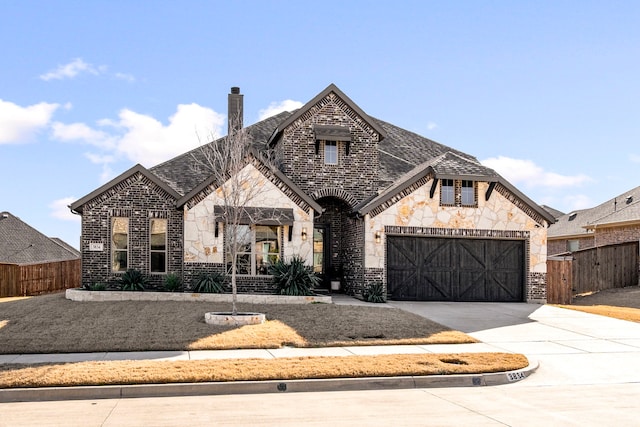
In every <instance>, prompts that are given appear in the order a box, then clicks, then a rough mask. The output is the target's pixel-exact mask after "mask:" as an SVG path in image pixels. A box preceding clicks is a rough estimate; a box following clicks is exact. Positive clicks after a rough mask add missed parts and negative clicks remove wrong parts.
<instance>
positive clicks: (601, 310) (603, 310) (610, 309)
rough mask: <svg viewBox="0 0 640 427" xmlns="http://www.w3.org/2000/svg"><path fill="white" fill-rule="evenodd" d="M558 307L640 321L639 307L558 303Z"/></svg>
mask: <svg viewBox="0 0 640 427" xmlns="http://www.w3.org/2000/svg"><path fill="white" fill-rule="evenodd" d="M557 307H560V308H566V309H569V310H575V311H582V312H584V313H590V314H599V315H600V316H607V317H613V318H615V319H620V320H627V321H629V322H638V323H640V309H637V308H631V307H614V306H611V305H557Z"/></svg>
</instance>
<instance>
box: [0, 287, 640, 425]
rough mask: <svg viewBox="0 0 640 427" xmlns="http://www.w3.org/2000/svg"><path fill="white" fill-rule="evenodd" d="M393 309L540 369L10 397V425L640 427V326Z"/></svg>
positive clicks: (506, 307) (548, 309)
mask: <svg viewBox="0 0 640 427" xmlns="http://www.w3.org/2000/svg"><path fill="white" fill-rule="evenodd" d="M336 303H349V301H348V300H346V299H336ZM386 306H388V307H390V308H391V307H397V308H401V309H403V310H407V311H410V312H413V313H416V314H419V315H421V316H425V317H427V318H430V319H432V320H434V321H436V322H439V323H441V324H444V325H446V326H449V327H452V328H454V329H458V330H460V331H463V332H466V333H468V334H469V335H471V336H473V337H475V338H478V339H479V340H481V341H482V343H481V344H478V345H477V347H476V348H477V349H480V348H482V351H508V352H518V353H523V354H525V355H526V356H527V357H529V359H530V360H536V361H537V362H539V368H538V369H537V371H536V372H535V373H534V374H532V375H531V376H529V377H528V378H527V379H525V380H523V381H518V382H514V383H511V384H505V385H499V386H488V387H441V388H412V389H383V390H351V391H339V390H337V391H330V392H306V393H268V394H230V395H217V396H172V397H161V398H149V397H147V398H130V399H122V398H119V399H91V400H67V401H49V402H17V403H0V426H21V425H69V426H72V425H79V426H80V425H81V426H93V425H95V426H143V425H144V426H150V425H154V426H155V425H158V426H160V425H168V426H176V425H189V426H201V425H202V426H204V425H236V426H238V425H242V426H244V425H270V426H276V425H277V426H299V425H336V426H343V425H344V426H346V425H349V426H354V425H358V426H359V425H372V426H378V425H385V426H388V425H394V426H396V425H410V426H421V425H438V426H459V425H478V426H485V425H486V426H504V425H509V426H539V425H545V426H546V425H558V426H565V425H566V426H574V425H575V426H609V425H611V426H634V425H640V409H638V408H640V368H639V367H638V361H640V324H636V323H632V322H625V321H621V320H616V319H610V318H606V317H602V316H596V315H591V314H586V313H581V312H577V311H572V310H565V309H560V308H557V307H552V306H546V305H536V304H498V303H411V302H391V303H389V304H387V305H386ZM405 347H406V346H405ZM410 348H411V349H413V350H409V349H410ZM442 349H443V351H446V352H451V349H450V348H446V347H442ZM399 350H400V349H399ZM415 350H416V348H413V347H406V351H415ZM287 351H288V350H286V349H285V351H284V353H287ZM428 351H429V352H432V351H435V352H440V349H439V348H438V347H437V346H436V347H433V346H429V348H428ZM465 351H466V350H465ZM105 356H106V355H105ZM141 357H143V355H141ZM156 357H158V358H161V357H162V355H156ZM189 357H191V355H189Z"/></svg>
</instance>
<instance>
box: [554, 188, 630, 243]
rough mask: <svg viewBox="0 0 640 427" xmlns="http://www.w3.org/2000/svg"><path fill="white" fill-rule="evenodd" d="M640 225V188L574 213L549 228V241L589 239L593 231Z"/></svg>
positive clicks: (563, 217) (561, 218)
mask: <svg viewBox="0 0 640 427" xmlns="http://www.w3.org/2000/svg"><path fill="white" fill-rule="evenodd" d="M628 224H640V187H636V188H634V189H631V190H629V191H626V192H624V193H622V194H620V195H618V196H616V197H614V198H612V199H609V200H607V201H606V202H604V203H602V204H600V205H598V206H596V207H593V208H590V209H582V210H577V211H572V212H570V213H568V214H565V215H563V216H561V217H560V218H558V221H557V222H556V223H555V224H553V225H552V226H551V227H549V233H548V238H549V239H561V238H564V239H566V238H570V237H587V236H589V235H591V234H592V232H593V229H595V228H601V227H615V226H622V225H628Z"/></svg>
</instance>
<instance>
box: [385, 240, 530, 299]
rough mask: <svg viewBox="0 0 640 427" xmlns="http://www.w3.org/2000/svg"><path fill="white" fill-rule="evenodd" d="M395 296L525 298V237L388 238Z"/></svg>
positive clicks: (391, 289) (390, 281)
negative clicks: (523, 238) (509, 238)
mask: <svg viewBox="0 0 640 427" xmlns="http://www.w3.org/2000/svg"><path fill="white" fill-rule="evenodd" d="M387 284H388V291H389V293H390V294H391V298H392V299H395V300H409V301H500V302H516V301H517V302H519V301H523V289H524V241H522V240H492V239H491V240H490V239H459V238H431V237H414V236H411V237H408V236H389V237H388V238H387Z"/></svg>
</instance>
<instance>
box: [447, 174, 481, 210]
mask: <svg viewBox="0 0 640 427" xmlns="http://www.w3.org/2000/svg"><path fill="white" fill-rule="evenodd" d="M440 205H441V206H462V207H476V206H478V192H477V186H476V182H475V181H470V180H466V179H442V180H440Z"/></svg>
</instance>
